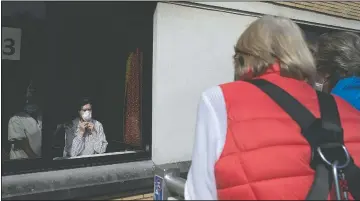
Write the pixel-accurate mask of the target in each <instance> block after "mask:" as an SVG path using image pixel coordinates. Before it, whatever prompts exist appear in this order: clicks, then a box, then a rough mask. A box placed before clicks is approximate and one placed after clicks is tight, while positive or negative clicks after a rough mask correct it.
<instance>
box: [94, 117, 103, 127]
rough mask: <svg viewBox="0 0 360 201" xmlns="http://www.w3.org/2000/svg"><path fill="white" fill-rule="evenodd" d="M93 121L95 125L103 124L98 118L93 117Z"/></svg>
mask: <svg viewBox="0 0 360 201" xmlns="http://www.w3.org/2000/svg"><path fill="white" fill-rule="evenodd" d="M92 121H93V123H94V124H95V125H97V126H102V123H101V122H100V121H98V120H96V119H93V120H92Z"/></svg>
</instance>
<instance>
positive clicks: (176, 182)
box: [154, 165, 186, 200]
mask: <svg viewBox="0 0 360 201" xmlns="http://www.w3.org/2000/svg"><path fill="white" fill-rule="evenodd" d="M185 182H186V180H185V179H184V178H182V177H180V168H173V167H166V165H164V166H157V167H156V168H155V175H154V200H184V189H185Z"/></svg>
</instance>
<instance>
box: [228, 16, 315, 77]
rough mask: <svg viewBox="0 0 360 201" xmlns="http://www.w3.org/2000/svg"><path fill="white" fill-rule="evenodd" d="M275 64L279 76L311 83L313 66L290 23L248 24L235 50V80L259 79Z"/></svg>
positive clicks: (272, 19) (275, 20) (281, 20)
mask: <svg viewBox="0 0 360 201" xmlns="http://www.w3.org/2000/svg"><path fill="white" fill-rule="evenodd" d="M276 62H279V64H280V74H281V75H282V76H286V77H291V78H295V79H298V80H306V81H309V82H313V80H314V77H315V74H316V68H315V62H314V58H313V56H312V54H311V52H310V50H309V48H308V46H307V43H306V42H305V39H304V36H303V32H302V31H301V29H300V28H299V27H298V26H297V25H296V24H295V23H294V22H292V21H291V20H290V19H287V18H283V17H274V16H264V17H262V18H260V19H257V20H255V21H254V22H252V23H251V24H250V26H249V27H248V28H247V29H246V30H245V31H244V32H243V33H242V34H241V36H240V38H239V40H238V42H237V44H236V46H235V55H234V63H235V73H236V75H235V77H237V76H238V77H239V78H241V77H242V78H243V79H246V78H252V77H257V76H260V75H262V74H264V73H265V72H266V70H267V69H268V68H269V67H270V65H271V64H274V63H276ZM245 75H246V76H249V77H246V78H245V77H244V76H245Z"/></svg>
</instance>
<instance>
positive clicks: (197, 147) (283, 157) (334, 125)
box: [184, 16, 360, 200]
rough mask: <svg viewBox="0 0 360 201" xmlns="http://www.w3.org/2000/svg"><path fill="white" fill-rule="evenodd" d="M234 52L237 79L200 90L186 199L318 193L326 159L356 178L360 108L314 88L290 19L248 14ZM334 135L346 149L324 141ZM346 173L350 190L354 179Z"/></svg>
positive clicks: (308, 58)
mask: <svg viewBox="0 0 360 201" xmlns="http://www.w3.org/2000/svg"><path fill="white" fill-rule="evenodd" d="M233 59H234V66H235V75H236V76H235V77H236V79H237V80H236V81H234V82H230V83H225V84H221V85H219V86H215V87H212V88H210V89H207V90H206V91H205V92H203V93H202V94H201V99H200V103H199V106H198V114H197V122H196V131H195V132H196V133H195V144H194V149H193V156H192V164H191V167H190V170H189V173H188V177H187V181H186V184H185V192H184V195H185V199H186V200H217V199H219V200H265V199H266V200H277V199H282V200H304V199H305V198H306V199H315V200H316V199H318V200H321V199H327V198H328V192H326V189H327V188H328V186H330V185H329V183H330V181H333V180H332V179H331V178H330V177H329V176H328V175H329V172H328V170H329V168H328V167H333V169H335V170H336V172H337V173H338V172H339V174H340V171H342V172H341V173H343V174H342V175H346V178H359V177H358V176H360V175H359V171H358V169H357V166H356V164H357V165H359V164H360V149H358V148H357V147H360V146H359V145H360V135H359V132H360V124H359V122H360V113H359V112H358V111H356V110H355V109H354V108H353V107H351V106H350V105H349V104H348V103H347V102H345V101H343V100H342V99H340V98H338V97H333V96H331V95H328V94H325V93H321V92H316V91H315V90H314V89H313V87H312V85H313V83H314V79H315V75H316V68H315V62H314V59H313V56H312V54H311V52H310V50H309V48H308V46H307V43H306V42H305V40H304V36H303V33H302V31H301V29H300V28H299V27H298V26H297V25H296V24H295V23H294V22H292V21H291V20H290V19H286V18H283V17H274V16H264V17H262V18H259V19H257V20H255V21H254V22H253V23H251V24H250V26H249V27H248V28H247V29H246V30H245V31H244V32H243V33H242V34H241V36H240V38H239V40H238V41H237V43H236V45H235V55H234V57H233ZM339 113H340V116H339V115H338V114H339ZM339 122H340V123H339ZM329 125H331V126H329ZM329 133H331V135H330V134H329ZM342 139H343V140H342ZM344 141H345V143H344ZM335 142H336V144H339V146H337V147H343V148H344V150H345V151H346V153H349V155H345V156H342V155H341V156H340V155H339V154H338V152H334V153H336V154H329V153H328V149H325V148H324V147H323V146H325V145H328V144H331V143H335ZM349 142H351V143H349ZM340 145H341V146H340ZM324 149H325V150H324ZM314 150H317V151H314ZM329 150H330V151H334V150H335V148H334V149H333V148H332V147H330V148H329ZM336 151H338V149H336ZM341 151H343V150H342V149H341ZM321 156H323V157H325V159H327V161H328V162H329V164H330V166H329V164H327V163H325V162H324V160H322V159H321ZM344 161H345V162H346V163H345V162H344ZM348 167H349V168H348ZM315 170H316V171H315ZM315 173H316V174H315ZM324 173H325V174H324ZM324 175H325V176H324ZM314 177H315V179H314ZM318 177H319V178H320V179H318ZM334 178H335V177H334ZM335 180H336V181H338V178H336V179H334V181H335ZM315 181H316V182H315ZM347 181H348V183H349V189H350V190H349V191H350V192H351V193H353V192H355V191H354V183H356V182H357V181H358V180H357V179H352V180H347ZM359 181H360V179H359ZM324 182H325V184H324ZM312 184H313V185H312ZM324 185H325V187H324ZM319 189H320V190H319ZM324 189H325V190H324ZM327 190H329V189H327ZM343 193H344V195H345V192H343ZM336 195H337V196H338V195H339V194H338V193H337V194H336ZM351 196H353V197H356V196H358V195H356V194H352V195H351V194H350V195H349V198H352V197H351ZM357 198H358V197H357Z"/></svg>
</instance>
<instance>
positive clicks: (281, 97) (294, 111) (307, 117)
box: [247, 79, 316, 141]
mask: <svg viewBox="0 0 360 201" xmlns="http://www.w3.org/2000/svg"><path fill="white" fill-rule="evenodd" d="M247 82H249V83H251V84H253V85H255V86H257V87H258V88H260V89H261V90H262V91H263V92H264V93H266V94H267V95H268V96H269V97H270V98H271V99H273V100H274V101H275V102H276V103H277V104H278V105H279V106H280V107H281V108H282V109H283V110H284V111H285V112H286V113H288V114H289V115H290V117H291V118H292V119H293V120H294V121H295V122H296V123H297V124H298V125H299V126H300V128H301V130H302V131H303V130H306V129H308V128H309V127H310V125H311V124H312V123H313V122H314V121H315V120H316V118H315V116H314V115H313V114H312V113H311V112H310V111H309V110H308V109H307V108H306V107H305V106H303V105H302V104H301V103H300V102H299V101H298V100H296V99H295V98H294V97H292V96H291V95H290V94H288V93H287V92H286V91H284V90H283V89H282V88H280V87H278V86H276V85H275V84H273V83H271V82H268V81H266V80H263V79H254V80H249V81H247ZM302 133H303V132H302ZM304 137H305V138H306V139H307V140H308V141H310V140H309V139H308V137H307V136H304Z"/></svg>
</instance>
